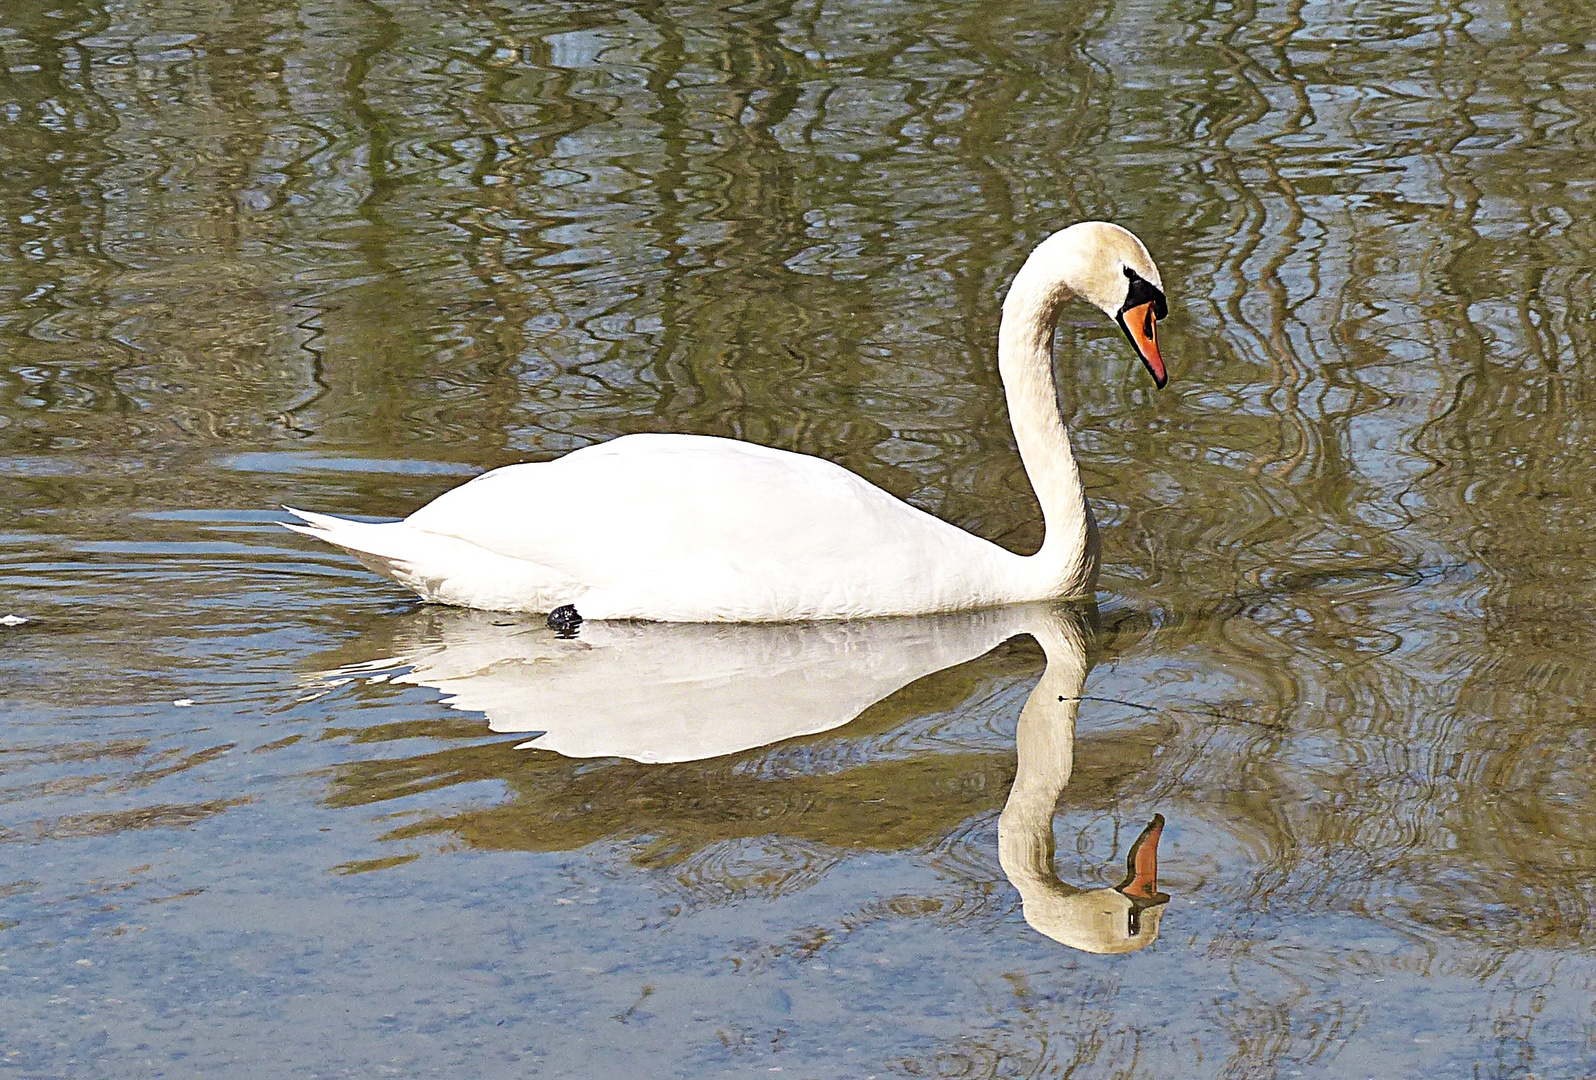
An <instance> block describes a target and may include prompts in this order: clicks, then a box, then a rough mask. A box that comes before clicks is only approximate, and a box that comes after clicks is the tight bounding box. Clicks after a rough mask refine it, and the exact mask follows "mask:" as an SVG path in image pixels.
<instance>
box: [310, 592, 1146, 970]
mask: <svg viewBox="0 0 1596 1080" xmlns="http://www.w3.org/2000/svg"><path fill="white" fill-rule="evenodd" d="M1094 621H1095V611H1092V610H1086V609H1082V608H1080V607H1078V606H1024V607H1012V608H998V609H991V610H985V611H975V612H966V613H961V614H951V615H940V616H933V617H923V618H902V619H869V620H859V621H854V622H825V623H791V624H764V625H760V624H741V625H736V624H733V625H705V624H662V623H620V622H608V623H606V622H588V623H586V624H584V625H583V626H582V627H581V630H580V632H579V633H578V634H577V635H575V636H573V637H569V638H561V637H557V636H555V634H553V633H552V632H550V631H549V630H548V629H546V628H544V627H543V626H541V625H539V624H533V623H523V622H518V621H515V620H508V619H506V618H505V617H504V616H492V615H489V614H486V613H480V612H448V613H443V617H442V618H440V619H438V620H436V621H433V622H432V625H431V627H430V629H429V631H428V632H426V633H424V634H418V635H417V637H419V638H420V640H417V641H415V642H414V643H405V644H401V645H400V646H398V651H397V653H396V654H395V655H391V656H388V657H386V658H384V659H381V660H376V661H369V662H365V663H360V664H355V665H349V666H346V667H343V668H340V669H339V670H338V671H337V672H336V673H335V674H337V675H343V676H349V675H358V674H365V673H370V672H374V671H379V670H389V669H393V668H407V669H409V670H407V671H405V672H404V673H402V674H398V675H395V676H393V677H392V680H391V681H392V682H395V683H406V684H412V685H416V686H425V687H431V688H435V689H436V690H438V691H439V692H441V693H442V694H443V695H444V701H445V702H446V703H447V704H449V705H450V706H452V707H454V708H457V709H462V710H468V711H472V712H480V713H483V714H486V716H487V719H488V724H489V726H490V728H491V729H492V730H493V731H496V732H505V733H519V734H525V735H527V736H529V737H528V738H527V739H526V740H525V741H524V742H521V743H519V744H518V749H519V748H528V747H533V748H538V749H544V750H552V751H555V752H557V753H559V754H561V755H564V756H566V757H569V758H598V757H619V758H629V759H631V760H633V761H637V762H643V763H667V762H677V763H679V762H688V761H701V760H705V759H709V758H716V757H721V756H724V755H728V754H735V753H738V752H739V751H744V750H749V749H752V748H754V747H759V746H765V745H768V744H771V743H775V742H779V741H782V740H786V739H792V738H796V737H799V736H804V735H815V734H818V733H820V732H824V731H829V730H832V729H834V728H838V727H841V726H842V725H844V724H847V723H848V722H849V721H851V720H853V719H854V718H855V717H857V716H859V714H860V713H862V712H864V711H865V710H866V709H867V708H869V707H870V706H871V705H873V704H875V703H876V702H878V701H881V700H882V699H884V698H886V697H888V696H890V695H891V694H893V693H894V692H896V691H898V690H900V689H902V688H903V687H905V686H908V685H909V684H910V683H913V682H915V681H916V680H918V679H921V678H923V677H925V676H927V675H930V674H932V673H934V672H938V671H942V670H944V669H947V668H952V667H956V666H957V665H960V664H963V663H966V662H968V661H970V660H974V659H976V658H978V657H981V656H983V655H985V654H986V653H988V652H990V651H992V650H993V649H995V648H996V647H997V646H999V645H1001V644H1002V643H1003V642H1005V641H1008V640H1009V639H1010V638H1014V637H1016V636H1019V635H1029V636H1030V637H1032V638H1034V639H1035V640H1036V641H1037V643H1038V644H1039V645H1041V647H1042V650H1043V652H1044V653H1045V654H1046V657H1047V668H1046V670H1045V671H1044V672H1043V674H1042V677H1041V679H1040V680H1039V681H1038V682H1037V685H1036V687H1035V689H1034V690H1032V692H1031V695H1030V697H1029V698H1028V700H1027V701H1026V703H1025V706H1024V708H1023V709H1022V711H1021V714H1020V719H1019V723H1018V728H1017V731H1016V743H1017V751H1018V754H1017V757H1018V761H1017V766H1016V773H1015V778H1014V783H1013V786H1012V788H1011V790H1010V792H1009V797H1008V801H1007V803H1006V805H1005V806H1004V808H1003V811H1002V814H1001V816H1000V818H999V824H998V858H999V862H1000V864H1001V866H1002V868H1003V872H1004V873H1005V874H1006V875H1007V876H1008V879H1009V881H1010V882H1012V883H1013V885H1014V887H1015V888H1016V889H1018V890H1019V893H1020V896H1021V899H1022V901H1023V904H1024V912H1025V919H1026V921H1027V922H1028V923H1029V924H1030V925H1031V926H1032V927H1033V928H1034V929H1036V930H1037V931H1039V932H1040V933H1042V934H1044V935H1046V936H1047V937H1050V938H1052V939H1053V940H1055V941H1058V942H1060V943H1062V944H1064V945H1068V946H1070V947H1072V948H1076V949H1081V950H1084V951H1086V952H1092V953H1124V952H1133V951H1135V950H1137V949H1141V948H1144V947H1146V946H1147V945H1150V944H1152V942H1154V941H1155V940H1157V938H1158V932H1159V921H1160V919H1161V917H1162V914H1163V910H1164V906H1165V904H1167V903H1168V901H1169V897H1168V896H1167V895H1166V894H1164V893H1162V892H1159V891H1158V880H1157V875H1158V841H1159V837H1160V834H1161V832H1162V829H1163V824H1164V821H1163V817H1162V816H1161V815H1160V816H1155V817H1154V819H1153V821H1152V822H1151V823H1150V824H1149V825H1148V826H1147V828H1146V829H1144V830H1143V831H1142V833H1141V835H1140V836H1139V837H1138V838H1137V840H1136V841H1135V842H1134V843H1133V844H1132V846H1131V849H1130V851H1129V853H1128V855H1127V868H1126V874H1125V879H1124V880H1123V881H1122V882H1121V883H1120V884H1118V885H1116V886H1114V887H1111V888H1095V889H1081V888H1077V887H1075V886H1072V885H1069V884H1066V883H1065V882H1063V881H1061V880H1060V879H1059V877H1058V876H1057V874H1056V873H1054V870H1053V855H1054V841H1053V815H1054V811H1055V808H1056V806H1057V804H1058V801H1059V799H1060V797H1061V795H1062V794H1063V792H1064V790H1065V788H1066V787H1067V786H1068V785H1069V782H1070V777H1071V772H1072V769H1073V767H1074V757H1075V754H1074V746H1075V721H1076V714H1077V713H1078V711H1079V709H1080V695H1081V688H1082V686H1083V685H1084V683H1085V680H1086V674H1087V671H1088V669H1089V667H1090V663H1089V661H1088V657H1087V639H1088V635H1089V634H1090V632H1091V630H1090V627H1091V624H1092V623H1093V622H1094Z"/></svg>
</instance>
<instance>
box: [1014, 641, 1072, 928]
mask: <svg viewBox="0 0 1596 1080" xmlns="http://www.w3.org/2000/svg"><path fill="white" fill-rule="evenodd" d="M1030 633H1031V636H1032V637H1034V638H1036V640H1037V642H1038V643H1039V644H1040V645H1041V646H1042V651H1043V652H1044V653H1045V654H1046V655H1047V670H1046V671H1044V672H1043V673H1042V678H1041V680H1040V681H1038V682H1037V684H1036V688H1035V689H1034V690H1032V691H1031V696H1030V697H1029V698H1027V699H1026V702H1025V708H1024V709H1022V710H1021V712H1020V721H1019V726H1018V728H1017V729H1016V731H1015V733H1014V741H1015V749H1016V752H1017V757H1018V760H1017V762H1016V764H1015V773H1014V786H1013V788H1012V789H1011V790H1010V791H1009V798H1008V802H1007V803H1006V804H1005V805H1004V807H1003V813H1002V815H1001V816H1000V817H999V819H998V862H999V864H1000V865H1001V866H1002V867H1003V872H1004V874H1006V875H1007V876H1008V878H1009V880H1010V881H1011V882H1012V883H1013V884H1014V887H1015V888H1017V889H1018V890H1019V891H1020V895H1021V896H1022V897H1025V898H1026V899H1027V900H1035V899H1037V898H1038V897H1040V896H1046V895H1053V896H1058V897H1064V896H1069V895H1072V894H1075V893H1079V892H1080V890H1079V889H1077V888H1075V887H1074V886H1073V885H1068V884H1066V883H1064V882H1062V881H1060V880H1059V879H1058V877H1057V875H1055V874H1054V872H1053V811H1054V808H1055V807H1056V806H1057V804H1058V800H1059V796H1060V795H1061V794H1062V793H1063V791H1064V789H1065V788H1066V787H1068V786H1069V782H1070V772H1071V770H1072V768H1073V766H1074V763H1075V717H1076V714H1077V713H1079V712H1080V707H1081V703H1080V694H1081V688H1082V687H1083V686H1084V685H1085V683H1086V668H1087V662H1086V649H1085V645H1084V643H1083V642H1081V641H1080V639H1079V636H1078V635H1077V634H1075V633H1074V632H1073V631H1072V630H1071V629H1070V628H1069V627H1067V626H1065V625H1062V623H1061V621H1060V620H1058V619H1056V618H1046V619H1043V620H1041V621H1039V622H1038V623H1037V624H1036V625H1034V626H1033V627H1032V628H1030Z"/></svg>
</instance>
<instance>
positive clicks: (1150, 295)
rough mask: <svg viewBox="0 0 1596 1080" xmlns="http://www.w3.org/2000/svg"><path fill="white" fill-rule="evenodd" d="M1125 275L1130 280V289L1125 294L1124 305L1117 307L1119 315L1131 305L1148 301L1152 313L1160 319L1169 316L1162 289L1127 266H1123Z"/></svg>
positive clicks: (1138, 305) (1131, 306) (1135, 305)
mask: <svg viewBox="0 0 1596 1080" xmlns="http://www.w3.org/2000/svg"><path fill="white" fill-rule="evenodd" d="M1125 277H1126V278H1127V279H1128V280H1129V281H1130V289H1129V290H1128V291H1127V292H1126V294H1125V306H1124V307H1122V308H1120V309H1119V313H1120V314H1121V315H1123V314H1125V312H1127V311H1129V310H1130V309H1131V308H1133V307H1140V306H1141V305H1143V304H1148V303H1150V304H1152V305H1153V314H1154V315H1156V316H1158V317H1159V318H1160V319H1167V318H1168V317H1169V303H1168V301H1166V300H1165V299H1164V291H1163V290H1162V289H1160V288H1159V287H1158V286H1157V285H1154V284H1153V283H1152V282H1151V281H1148V280H1147V279H1146V278H1144V277H1142V276H1141V275H1140V274H1138V273H1137V272H1136V271H1134V270H1132V269H1131V268H1130V267H1128V266H1127V267H1125Z"/></svg>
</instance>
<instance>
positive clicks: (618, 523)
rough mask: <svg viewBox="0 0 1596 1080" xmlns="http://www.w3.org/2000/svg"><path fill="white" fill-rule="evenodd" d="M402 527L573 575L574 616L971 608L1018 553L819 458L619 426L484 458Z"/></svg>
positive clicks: (769, 615)
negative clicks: (544, 451) (566, 448)
mask: <svg viewBox="0 0 1596 1080" xmlns="http://www.w3.org/2000/svg"><path fill="white" fill-rule="evenodd" d="M405 524H406V525H407V526H410V527H412V528H414V529H420V530H424V531H425V532H427V533H431V534H435V535H441V536H445V537H454V538H458V539H460V540H464V541H467V542H469V543H471V544H473V545H476V546H477V547H480V548H483V549H486V550H487V551H490V552H493V553H494V554H496V555H499V556H504V557H507V558H510V559H514V560H519V561H522V562H526V563H532V564H536V565H538V566H541V567H545V568H547V569H548V570H549V571H550V572H551V573H552V574H553V575H557V576H558V577H559V578H563V579H569V580H570V581H572V582H576V583H579V584H580V587H581V595H580V596H574V597H572V598H571V600H570V601H568V602H572V603H575V604H576V606H577V607H578V609H579V610H580V611H581V613H582V614H583V616H585V617H587V618H654V619H661V618H664V619H678V620H691V621H728V620H731V621H751V620H763V621H777V620H785V619H805V618H846V617H849V616H853V615H866V614H868V615H881V614H892V613H896V612H904V613H908V612H916V611H924V610H935V609H938V608H943V609H948V608H956V607H974V606H981V604H982V603H991V602H998V601H1001V600H1003V599H1005V597H1002V596H996V595H991V596H989V595H988V593H991V592H993V591H994V590H999V589H1001V588H1002V587H1003V585H1004V584H1006V580H1007V577H1008V576H1011V575H1012V568H1011V563H1012V562H1014V561H1017V560H1018V556H1015V555H1013V554H1012V553H1010V552H1007V551H1004V550H1003V549H1002V548H999V547H997V546H996V545H994V544H991V543H989V542H987V541H985V540H982V539H980V538H978V537H975V536H971V535H970V534H968V533H965V532H963V531H962V530H960V529H958V528H956V527H954V526H952V525H949V524H947V523H946V522H943V521H941V520H939V519H937V518H935V517H932V516H931V515H930V514H927V513H925V512H923V511H921V510H917V509H915V508H914V507H912V506H909V505H908V504H907V503H904V502H902V501H900V500H898V499H896V498H894V497H893V496H891V495H889V494H887V493H886V492H884V491H882V490H881V489H880V488H877V487H875V486H874V485H872V484H870V483H868V482H866V481H865V480H863V479H861V478H859V477H857V476H855V475H854V474H853V473H851V472H849V471H848V470H846V469H844V468H842V467H841V466H839V465H835V464H833V463H831V462H829V461H825V460H823V459H820V458H816V457H810V456H808V455H804V454H792V453H788V452H786V451H782V450H774V449H771V448H769V447H764V446H757V445H754V444H752V443H745V442H737V441H734V440H731V439H720V438H713V437H707V436H692V435H652V434H648V435H630V436H626V437H624V438H620V439H616V440H614V441H612V442H608V443H601V444H598V445H595V446H591V447H587V448H584V449H582V450H578V451H576V452H574V453H571V454H567V455H566V456H565V457H562V458H559V459H557V460H555V461H550V462H540V463H535V464H527V465H512V466H509V467H507V468H503V469H497V470H495V471H493V472H490V473H487V474H485V475H483V476H480V477H478V478H477V479H475V480H473V481H471V482H470V483H468V484H464V485H462V486H461V487H458V488H456V489H454V490H453V491H449V492H446V493H445V494H443V495H441V496H439V497H438V498H437V499H436V500H434V501H433V502H431V503H429V504H428V505H427V506H425V507H423V508H421V509H420V510H418V511H416V512H415V513H414V514H412V515H411V516H410V517H409V518H407V519H406V520H405ZM972 600H974V601H975V602H973V603H972Z"/></svg>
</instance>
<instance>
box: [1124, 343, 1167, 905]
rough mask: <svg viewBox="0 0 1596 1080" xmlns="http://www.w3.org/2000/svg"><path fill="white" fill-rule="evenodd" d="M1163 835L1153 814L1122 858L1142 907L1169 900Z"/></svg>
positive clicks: (1127, 885) (1127, 889) (1127, 888)
mask: <svg viewBox="0 0 1596 1080" xmlns="http://www.w3.org/2000/svg"><path fill="white" fill-rule="evenodd" d="M1153 355H1154V356H1157V355H1158V354H1157V353H1154V354H1153ZM1155 377H1156V376H1155ZM1163 835H1164V815H1163V814H1154V815H1153V820H1152V821H1150V822H1148V823H1147V828H1145V829H1143V830H1142V834H1141V835H1140V836H1138V837H1137V838H1136V842H1135V843H1134V844H1132V845H1131V849H1130V855H1129V856H1128V857H1127V858H1126V860H1125V880H1124V881H1123V882H1122V883H1121V884H1120V885H1118V886H1117V888H1118V889H1119V891H1120V892H1122V893H1124V894H1125V895H1126V896H1128V897H1130V898H1131V899H1132V900H1134V901H1138V902H1139V903H1140V904H1141V905H1142V906H1144V907H1150V906H1152V905H1153V904H1164V903H1168V902H1169V897H1168V895H1166V894H1165V893H1161V892H1159V891H1158V838H1159V837H1161V836H1163Z"/></svg>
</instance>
